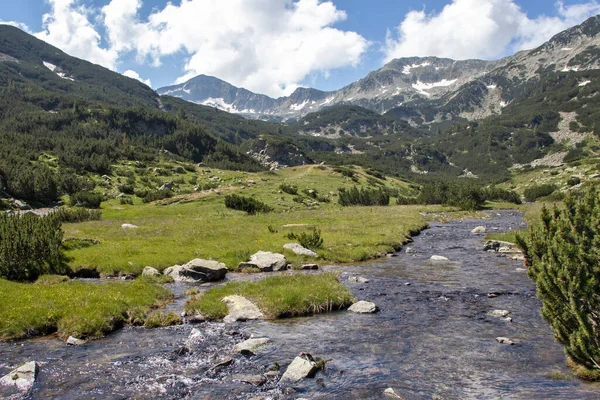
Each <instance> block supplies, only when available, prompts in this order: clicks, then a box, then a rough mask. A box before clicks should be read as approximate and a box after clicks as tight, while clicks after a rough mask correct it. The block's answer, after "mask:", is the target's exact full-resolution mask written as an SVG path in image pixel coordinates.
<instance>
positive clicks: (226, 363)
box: [211, 357, 233, 370]
mask: <svg viewBox="0 0 600 400" xmlns="http://www.w3.org/2000/svg"><path fill="white" fill-rule="evenodd" d="M231 364H233V358H231V357H226V358H224V359H222V360H221V361H219V362H218V363H216V364H215V365H213V366H212V368H211V369H213V370H215V369H219V368H224V367H229V366H230V365H231Z"/></svg>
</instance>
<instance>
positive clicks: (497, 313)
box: [488, 310, 510, 318]
mask: <svg viewBox="0 0 600 400" xmlns="http://www.w3.org/2000/svg"><path fill="white" fill-rule="evenodd" d="M508 314H510V311H508V310H494V311H490V312H488V315H489V316H490V317H496V318H505V317H507V316H508Z"/></svg>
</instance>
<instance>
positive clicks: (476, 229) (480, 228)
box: [471, 226, 485, 234]
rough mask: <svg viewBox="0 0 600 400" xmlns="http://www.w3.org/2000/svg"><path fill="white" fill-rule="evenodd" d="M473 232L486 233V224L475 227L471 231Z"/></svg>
mask: <svg viewBox="0 0 600 400" xmlns="http://www.w3.org/2000/svg"><path fill="white" fill-rule="evenodd" d="M471 233H475V234H481V233H485V226H478V227H477V228H475V229H473V230H472V231H471Z"/></svg>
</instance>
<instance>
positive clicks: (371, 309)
mask: <svg viewBox="0 0 600 400" xmlns="http://www.w3.org/2000/svg"><path fill="white" fill-rule="evenodd" d="M348 311H351V312H354V313H357V314H374V313H376V312H377V311H379V307H377V306H376V305H375V303H371V302H370V301H364V300H361V301H359V302H356V303H354V304H352V305H351V306H350V308H348Z"/></svg>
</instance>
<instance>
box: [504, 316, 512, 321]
mask: <svg viewBox="0 0 600 400" xmlns="http://www.w3.org/2000/svg"><path fill="white" fill-rule="evenodd" d="M504 320H505V321H506V322H512V321H513V319H512V318H511V317H507V318H504Z"/></svg>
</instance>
